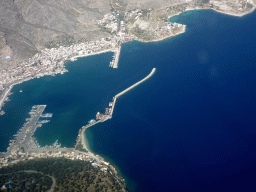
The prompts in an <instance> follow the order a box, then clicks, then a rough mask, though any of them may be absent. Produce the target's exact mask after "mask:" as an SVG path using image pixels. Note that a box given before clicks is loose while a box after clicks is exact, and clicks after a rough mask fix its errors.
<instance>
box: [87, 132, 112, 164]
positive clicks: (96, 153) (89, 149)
mask: <svg viewBox="0 0 256 192" xmlns="http://www.w3.org/2000/svg"><path fill="white" fill-rule="evenodd" d="M95 131H96V130H95ZM85 134H86V132H85V131H84V133H83V135H84V137H85V141H88V140H87V138H86V135H85ZM89 138H90V137H89ZM85 144H86V147H87V149H89V150H90V148H89V146H88V143H87V142H86V143H85ZM89 144H90V142H89ZM92 147H93V143H92ZM95 154H97V153H95ZM112 165H113V164H112Z"/></svg>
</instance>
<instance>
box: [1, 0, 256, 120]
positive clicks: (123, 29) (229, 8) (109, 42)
mask: <svg viewBox="0 0 256 192" xmlns="http://www.w3.org/2000/svg"><path fill="white" fill-rule="evenodd" d="M117 7H118V5H117ZM194 9H214V10H216V11H218V12H223V13H226V14H231V15H235V16H243V15H245V14H248V13H250V12H252V11H253V10H254V9H255V4H254V2H253V1H251V0H246V1H245V0H240V1H209V2H208V3H204V2H200V1H198V2H194V1H192V0H187V1H186V2H184V3H182V4H179V5H174V6H171V7H165V8H163V9H162V10H161V12H154V9H153V8H150V9H140V8H136V9H132V10H129V11H127V12H125V13H123V12H119V11H118V9H116V10H115V11H113V12H110V13H108V14H106V15H104V17H103V18H102V19H101V20H98V26H99V27H100V28H101V29H102V31H105V32H108V33H109V36H108V37H105V38H102V39H100V40H96V41H86V42H83V43H77V44H72V45H70V46H68V47H64V46H59V47H58V48H49V49H47V48H45V49H43V50H41V51H40V52H39V53H37V54H35V55H34V56H33V57H32V58H30V59H29V61H28V62H23V63H20V64H19V65H18V66H17V67H16V68H12V69H8V70H7V69H5V70H2V71H0V115H3V114H4V111H1V108H2V105H3V103H4V102H5V101H7V100H8V95H9V94H10V90H11V89H12V87H13V86H14V85H15V84H19V83H22V82H23V81H27V80H30V79H33V78H39V77H43V76H45V75H55V74H58V73H61V74H63V73H64V72H67V70H66V69H65V61H67V60H75V59H76V58H77V57H85V56H90V55H94V54H100V53H104V52H114V53H115V54H114V59H113V61H110V67H113V68H117V63H118V59H119V54H120V51H121V49H120V47H121V44H123V43H126V42H129V41H133V40H138V41H142V42H152V41H159V40H162V39H165V38H168V37H171V36H176V35H178V34H180V33H184V32H185V29H186V26H185V25H182V24H178V23H171V22H169V18H170V17H172V16H174V15H178V14H180V13H182V12H184V11H188V10H194ZM5 59H6V60H11V56H10V55H6V56H5Z"/></svg>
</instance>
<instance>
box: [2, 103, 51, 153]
mask: <svg viewBox="0 0 256 192" xmlns="http://www.w3.org/2000/svg"><path fill="white" fill-rule="evenodd" d="M45 108H46V105H37V106H34V107H33V108H32V110H33V112H31V113H30V115H31V118H29V119H28V121H27V122H26V123H25V124H24V125H23V127H22V128H21V129H20V131H18V134H15V135H14V137H15V139H13V140H10V146H9V147H8V148H7V152H6V153H5V157H8V156H9V155H12V154H13V153H16V152H17V151H22V152H23V153H26V152H28V151H30V150H31V149H33V148H37V145H36V143H35V142H34V139H33V138H32V137H33V135H34V132H35V130H36V129H37V128H38V127H40V126H41V125H40V124H37V122H38V120H39V118H40V117H41V115H42V113H43V111H44V109H45Z"/></svg>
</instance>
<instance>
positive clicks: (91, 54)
mask: <svg viewBox="0 0 256 192" xmlns="http://www.w3.org/2000/svg"><path fill="white" fill-rule="evenodd" d="M108 52H116V51H115V50H114V49H106V50H102V51H99V52H94V53H89V54H88V53H87V54H82V55H75V56H72V57H70V60H71V61H75V60H76V59H77V58H79V57H88V56H93V55H99V54H102V53H108Z"/></svg>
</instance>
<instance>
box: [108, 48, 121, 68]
mask: <svg viewBox="0 0 256 192" xmlns="http://www.w3.org/2000/svg"><path fill="white" fill-rule="evenodd" d="M120 53H121V46H119V47H118V48H117V49H116V50H115V53H114V55H113V60H112V61H111V62H110V65H109V66H110V67H112V68H115V69H116V68H118V62H119V56H120Z"/></svg>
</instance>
